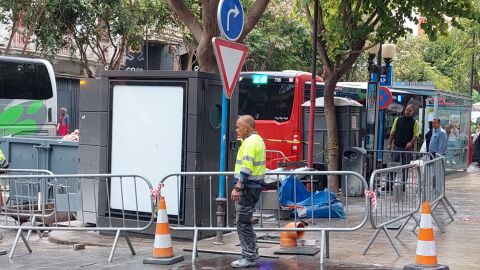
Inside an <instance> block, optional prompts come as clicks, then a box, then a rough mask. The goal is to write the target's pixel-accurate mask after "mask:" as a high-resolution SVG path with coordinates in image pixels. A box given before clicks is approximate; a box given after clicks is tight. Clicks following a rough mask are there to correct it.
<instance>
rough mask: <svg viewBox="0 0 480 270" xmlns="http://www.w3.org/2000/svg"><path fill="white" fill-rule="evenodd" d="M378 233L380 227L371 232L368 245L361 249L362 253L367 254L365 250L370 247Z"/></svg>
mask: <svg viewBox="0 0 480 270" xmlns="http://www.w3.org/2000/svg"><path fill="white" fill-rule="evenodd" d="M379 233H380V229H376V230H375V232H374V233H373V235H372V237H371V238H370V241H368V245H367V247H366V248H365V250H364V251H363V255H365V254H367V251H368V250H369V249H370V247H371V246H372V244H373V241H375V239H376V238H377V236H378V234H379Z"/></svg>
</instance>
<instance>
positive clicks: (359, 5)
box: [353, 0, 363, 14]
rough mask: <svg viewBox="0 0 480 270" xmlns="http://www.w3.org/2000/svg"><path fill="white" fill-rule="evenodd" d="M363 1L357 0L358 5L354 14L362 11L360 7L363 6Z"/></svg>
mask: <svg viewBox="0 0 480 270" xmlns="http://www.w3.org/2000/svg"><path fill="white" fill-rule="evenodd" d="M362 3H363V0H358V1H357V5H356V6H355V13H353V14H358V12H359V11H360V7H361V6H362Z"/></svg>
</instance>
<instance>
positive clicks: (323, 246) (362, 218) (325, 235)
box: [160, 171, 369, 264]
mask: <svg viewBox="0 0 480 270" xmlns="http://www.w3.org/2000/svg"><path fill="white" fill-rule="evenodd" d="M221 175H224V176H225V178H226V180H225V185H224V187H225V193H224V194H226V195H227V196H228V198H227V199H226V209H227V211H225V212H226V213H225V215H226V222H225V224H226V226H225V227H218V226H216V224H214V222H215V213H216V208H215V205H216V204H215V203H216V202H215V198H216V197H217V194H216V193H214V190H216V189H214V188H212V187H216V186H218V184H219V183H218V179H219V176H221ZM233 175H234V173H233V172H182V173H176V174H170V175H168V176H166V177H164V178H163V179H162V180H161V181H160V183H163V184H164V185H165V186H168V185H177V188H178V190H180V185H181V183H185V182H186V183H187V184H186V185H187V186H191V189H192V197H193V198H192V199H193V209H192V211H193V220H194V225H192V226H184V225H182V224H181V222H180V218H178V219H177V224H172V223H170V227H171V229H172V230H178V231H192V232H193V248H192V254H197V242H198V234H199V231H222V232H231V231H236V227H235V226H234V224H233V219H232V218H231V217H233V216H230V215H232V214H231V213H229V211H228V209H230V207H229V206H230V204H231V202H230V198H229V196H230V191H231V190H232V189H233V183H232V182H233V181H232V179H233ZM290 175H296V176H298V177H299V178H305V179H304V180H303V181H306V182H310V184H311V186H312V187H313V186H314V181H315V180H314V178H315V177H319V176H329V175H330V176H332V175H335V176H343V177H345V178H346V183H347V185H348V183H349V182H351V181H360V182H361V183H362V188H363V189H362V190H366V189H367V182H366V181H365V178H364V177H363V176H361V175H360V174H358V173H355V172H348V171H306V172H292V171H289V172H270V173H267V176H273V177H276V178H277V181H276V186H277V191H278V190H279V188H280V180H281V179H282V178H284V177H285V176H290ZM205 181H207V183H205ZM197 182H200V183H201V184H202V183H203V185H205V184H207V185H208V186H209V192H208V196H207V197H208V198H209V201H208V205H209V208H208V211H209V212H208V213H203V214H204V215H209V223H208V224H207V226H204V227H202V226H200V225H197V217H198V216H199V213H197V208H198V207H197V196H199V195H198V194H197ZM293 186H294V188H293V189H294V192H293V193H294V201H297V200H296V196H297V188H296V185H293ZM327 191H328V192H330V191H329V190H328V189H327ZM204 192H205V191H204ZM262 194H265V191H264V192H262ZM328 194H330V193H328ZM202 195H205V194H202ZM314 195H315V191H314V190H313V188H312V190H311V191H310V200H311V204H312V205H313V204H314V202H313V201H314V199H313V198H314ZM330 196H331V195H330ZM178 198H179V202H178V203H179V205H180V203H181V202H180V194H178ZM262 198H263V195H262V196H261V197H260V201H259V207H258V208H259V209H260V212H262V209H263V203H264V202H263V199H262ZM276 198H277V199H276V200H277V201H278V197H276ZM337 199H339V200H340V201H341V202H342V203H343V204H344V206H345V219H344V220H343V219H342V220H336V219H334V218H333V217H332V216H333V215H332V205H331V203H330V199H329V200H328V217H327V218H328V222H326V221H325V219H327V218H315V217H314V212H313V211H311V216H305V217H303V220H305V219H306V220H307V223H310V225H312V226H308V227H305V228H279V224H275V226H274V225H272V226H265V224H264V223H262V222H260V226H258V225H256V226H255V227H254V230H255V231H267V232H282V231H311V232H321V239H320V254H321V255H320V263H321V264H322V263H323V260H324V255H326V257H328V256H329V254H328V252H329V232H330V231H343V232H346V231H355V230H358V229H360V228H361V227H363V225H364V224H365V223H366V221H367V219H368V212H369V211H368V198H367V197H365V198H359V199H357V200H360V201H364V207H363V208H362V207H360V208H358V207H352V209H349V208H350V207H349V200H354V198H349V196H348V194H346V195H345V196H342V197H337ZM202 202H205V200H203V199H202ZM292 206H293V208H297V206H295V205H292ZM202 208H204V207H202ZM199 209H200V208H199ZM277 211H278V212H277V219H278V220H280V211H281V209H280V207H278V208H277ZM297 214H298V213H297V211H294V217H293V220H292V221H294V222H296V223H299V222H301V220H302V218H299V216H298V215H297ZM261 215H262V213H260V216H261ZM260 218H261V217H260ZM289 222H290V221H289ZM325 252H326V254H325ZM196 257H197V256H195V255H193V256H192V262H194V261H195V260H196Z"/></svg>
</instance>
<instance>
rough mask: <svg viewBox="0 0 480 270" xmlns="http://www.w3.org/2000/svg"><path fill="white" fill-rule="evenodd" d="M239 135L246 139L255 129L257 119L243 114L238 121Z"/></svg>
mask: <svg viewBox="0 0 480 270" xmlns="http://www.w3.org/2000/svg"><path fill="white" fill-rule="evenodd" d="M236 128H237V136H238V137H239V138H243V139H245V138H246V136H247V135H248V134H250V133H252V132H254V131H255V119H253V117H252V116H250V115H241V116H239V117H238V119H237V123H236Z"/></svg>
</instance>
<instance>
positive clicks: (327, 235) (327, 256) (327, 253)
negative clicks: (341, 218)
mask: <svg viewBox="0 0 480 270" xmlns="http://www.w3.org/2000/svg"><path fill="white" fill-rule="evenodd" d="M325 245H326V251H325V258H330V231H326V232H325Z"/></svg>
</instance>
